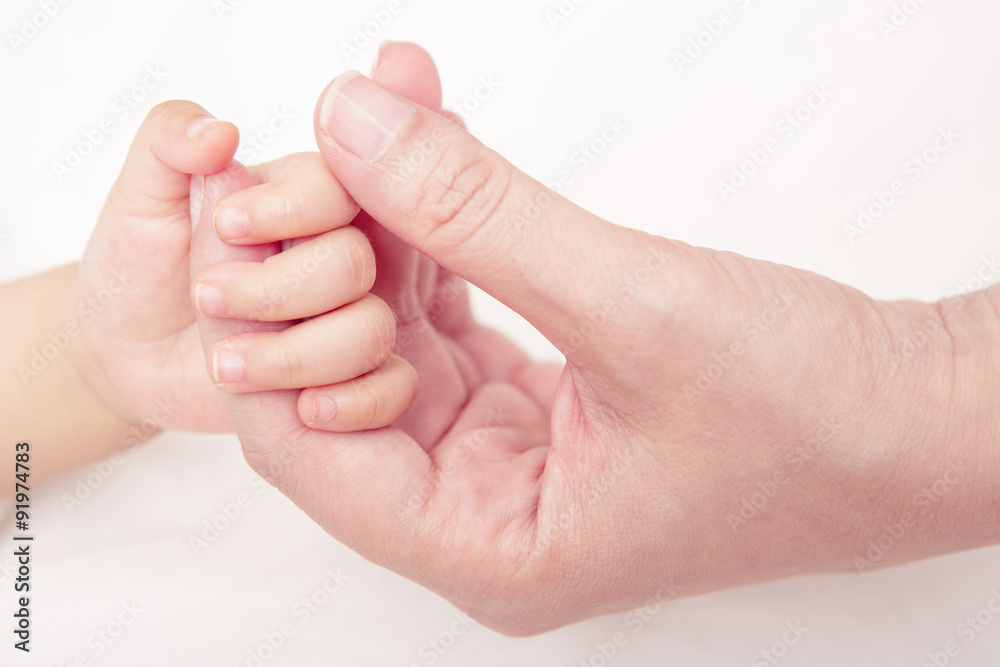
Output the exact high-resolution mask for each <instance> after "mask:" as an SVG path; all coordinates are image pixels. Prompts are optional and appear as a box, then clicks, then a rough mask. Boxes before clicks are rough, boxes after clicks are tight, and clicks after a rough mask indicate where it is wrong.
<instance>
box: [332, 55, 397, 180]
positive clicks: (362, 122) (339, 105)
mask: <svg viewBox="0 0 1000 667" xmlns="http://www.w3.org/2000/svg"><path fill="white" fill-rule="evenodd" d="M413 114H414V111H413V109H411V108H410V107H408V106H406V104H404V103H403V102H402V101H401V100H400V99H399V98H397V97H396V96H395V95H393V94H392V93H390V92H389V91H388V90H386V89H385V88H383V87H382V86H380V85H378V84H377V83H375V82H374V81H372V80H371V79H369V78H367V77H365V76H363V75H361V74H359V73H358V72H355V71H351V72H347V73H345V74H341V75H340V76H339V77H337V78H336V79H335V80H334V82H333V83H332V84H330V88H329V89H328V90H327V91H326V97H325V98H324V99H323V106H322V107H320V112H319V122H320V126H321V127H322V128H323V130H324V131H325V132H326V133H327V134H328V135H329V136H330V137H332V138H333V139H336V140H337V141H339V142H340V143H341V144H343V145H344V147H345V148H347V150H349V151H351V152H352V153H354V154H355V155H356V156H358V157H359V158H361V159H362V160H375V159H377V158H378V157H379V156H381V155H382V153H384V152H385V150H386V149H387V148H388V147H389V145H390V144H391V143H392V142H393V140H394V139H395V138H396V134H397V133H398V132H399V130H400V129H401V128H402V127H403V125H405V124H406V122H407V121H408V120H410V118H412V117H413Z"/></svg>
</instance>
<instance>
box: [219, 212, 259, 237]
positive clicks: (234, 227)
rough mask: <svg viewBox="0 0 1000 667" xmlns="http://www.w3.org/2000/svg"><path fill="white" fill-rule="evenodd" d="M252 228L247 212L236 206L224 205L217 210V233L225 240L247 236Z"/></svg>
mask: <svg viewBox="0 0 1000 667" xmlns="http://www.w3.org/2000/svg"><path fill="white" fill-rule="evenodd" d="M249 228H250V219H249V218H248V217H247V214H246V213H245V212H244V211H243V210H242V209H239V208H236V207H235V206H223V207H222V208H220V209H219V210H218V211H216V212H215V233H216V234H218V235H219V238H220V239H222V240H223V241H235V240H236V239H242V238H244V237H246V235H247V232H248V231H249Z"/></svg>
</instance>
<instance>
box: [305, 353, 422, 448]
mask: <svg viewBox="0 0 1000 667" xmlns="http://www.w3.org/2000/svg"><path fill="white" fill-rule="evenodd" d="M417 388H418V380H417V371H416V370H414V368H413V366H411V365H410V364H409V362H407V361H406V360H404V359H403V358H401V357H398V356H396V355H392V356H390V357H389V359H387V360H386V362H385V363H384V364H382V365H381V366H379V367H378V368H376V369H375V370H373V371H372V372H370V373H368V374H367V375H363V376H361V377H359V378H356V379H354V380H351V381H350V382H341V383H340V384H333V385H329V386H326V387H313V388H310V389H306V390H304V391H303V392H302V393H301V394H299V417H300V418H301V419H302V421H303V422H305V423H306V424H307V425H309V426H311V427H313V428H315V429H320V430H323V431H335V432H338V433H348V432H351V431H363V430H366V429H372V428H381V427H383V426H388V425H389V424H391V423H393V422H394V421H396V420H397V419H399V418H400V417H402V416H403V413H404V412H406V411H407V410H408V409H409V407H410V405H411V404H412V403H413V401H414V399H415V398H416V397H417Z"/></svg>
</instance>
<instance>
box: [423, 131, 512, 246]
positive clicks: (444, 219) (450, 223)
mask: <svg viewBox="0 0 1000 667" xmlns="http://www.w3.org/2000/svg"><path fill="white" fill-rule="evenodd" d="M511 179H512V174H511V168H510V165H508V164H506V163H505V162H503V161H502V160H495V159H491V157H490V156H489V155H488V154H487V153H486V152H485V150H484V149H483V148H482V147H481V146H479V145H466V144H460V145H456V146H449V147H446V148H445V149H444V150H443V151H442V152H441V153H440V154H439V155H438V159H437V161H436V162H435V163H434V164H433V165H432V166H431V168H430V169H429V170H428V171H427V174H426V176H425V178H424V180H423V181H422V182H421V183H420V184H419V193H420V194H419V198H418V200H417V204H416V206H415V207H414V212H413V215H414V218H415V225H414V227H415V228H416V229H417V230H418V231H419V233H420V234H422V236H423V242H424V245H425V247H426V248H427V249H429V250H432V251H438V252H442V251H443V252H454V251H456V250H458V249H460V248H461V247H462V246H464V245H465V244H466V243H467V242H468V241H469V239H471V238H473V237H475V236H477V235H478V234H480V233H481V232H482V231H483V230H485V229H487V228H488V227H490V226H491V225H494V224H496V222H497V220H498V218H499V217H500V215H501V213H502V209H503V205H504V201H505V199H506V197H507V192H508V190H509V188H510V183H511Z"/></svg>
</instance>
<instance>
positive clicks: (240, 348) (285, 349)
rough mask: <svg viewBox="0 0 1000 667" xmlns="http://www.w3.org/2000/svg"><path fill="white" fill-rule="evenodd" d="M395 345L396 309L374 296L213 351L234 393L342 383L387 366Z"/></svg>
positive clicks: (221, 378)
mask: <svg viewBox="0 0 1000 667" xmlns="http://www.w3.org/2000/svg"><path fill="white" fill-rule="evenodd" d="M395 341H396V320H395V316H394V315H393V313H392V310H390V308H389V306H387V305H386V304H385V302H384V301H382V300H381V299H379V298H378V297H376V296H372V295H370V294H369V295H366V296H364V297H363V298H362V299H360V300H359V301H355V302H354V303H351V304H349V305H346V306H344V307H342V308H339V309H337V310H334V311H332V312H329V313H326V314H324V315H320V316H318V317H314V318H312V319H310V320H307V321H305V322H302V323H300V324H296V325H295V326H293V327H290V328H288V329H285V330H284V331H278V332H275V331H258V332H252V333H246V334H240V335H237V336H233V337H230V338H226V339H224V340H221V341H219V342H218V343H217V344H216V345H215V346H214V348H213V350H212V375H213V377H214V379H215V382H216V384H217V385H219V387H221V388H222V389H224V390H225V391H228V392H232V393H244V392H251V391H269V390H273V389H299V388H302V387H316V386H320V385H328V384H336V383H340V382H345V381H347V380H352V379H354V378H356V377H358V376H361V375H365V374H366V373H369V372H370V371H373V370H375V369H377V368H379V367H380V366H382V364H383V363H384V362H385V361H386V360H387V359H388V358H389V355H390V354H392V348H393V345H394V344H395Z"/></svg>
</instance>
